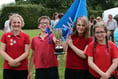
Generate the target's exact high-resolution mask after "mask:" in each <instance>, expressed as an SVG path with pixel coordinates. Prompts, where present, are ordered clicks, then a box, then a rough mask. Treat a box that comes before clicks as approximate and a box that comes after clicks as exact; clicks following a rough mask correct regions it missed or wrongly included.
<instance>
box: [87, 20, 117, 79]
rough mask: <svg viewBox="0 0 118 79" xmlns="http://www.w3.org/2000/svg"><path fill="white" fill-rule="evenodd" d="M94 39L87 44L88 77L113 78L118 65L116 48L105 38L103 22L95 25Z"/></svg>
mask: <svg viewBox="0 0 118 79" xmlns="http://www.w3.org/2000/svg"><path fill="white" fill-rule="evenodd" d="M93 32H94V36H95V41H94V42H92V43H91V44H89V46H88V48H87V50H86V52H85V53H86V54H87V55H88V64H89V71H90V73H91V76H90V79H115V77H114V71H115V69H116V68H117V65H118V50H117V47H116V45H115V44H114V43H113V42H111V41H108V40H107V28H106V26H105V24H104V23H103V22H99V23H97V24H96V25H95V27H94V29H93Z"/></svg>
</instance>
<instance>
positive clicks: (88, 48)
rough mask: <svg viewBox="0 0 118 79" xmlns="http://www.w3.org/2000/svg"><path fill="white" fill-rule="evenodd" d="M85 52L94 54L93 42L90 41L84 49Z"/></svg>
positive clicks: (89, 54) (90, 54)
mask: <svg viewBox="0 0 118 79" xmlns="http://www.w3.org/2000/svg"><path fill="white" fill-rule="evenodd" d="M85 54H86V55H87V56H91V57H93V55H94V46H93V43H90V44H89V45H88V47H87V49H86V51H85Z"/></svg>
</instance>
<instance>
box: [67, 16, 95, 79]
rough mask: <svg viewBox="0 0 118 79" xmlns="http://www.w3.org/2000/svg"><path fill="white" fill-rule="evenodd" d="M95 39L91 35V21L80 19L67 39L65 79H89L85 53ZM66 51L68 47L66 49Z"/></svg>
mask: <svg viewBox="0 0 118 79" xmlns="http://www.w3.org/2000/svg"><path fill="white" fill-rule="evenodd" d="M92 40H93V38H92V37H90V35H89V21H88V19H87V18H86V17H84V16H81V17H78V18H77V20H76V22H75V25H74V28H73V34H72V35H71V36H69V38H68V39H67V43H66V45H67V46H68V48H67V56H66V69H65V79H89V78H88V75H89V71H88V64H87V60H86V55H85V54H84V51H85V50H86V47H87V45H88V44H89V43H90V42H92ZM65 49H66V47H65Z"/></svg>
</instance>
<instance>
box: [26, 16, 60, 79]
mask: <svg viewBox="0 0 118 79" xmlns="http://www.w3.org/2000/svg"><path fill="white" fill-rule="evenodd" d="M38 23H39V25H38V28H40V31H41V33H40V34H39V35H38V36H36V37H34V38H33V39H32V44H31V48H32V55H31V58H30V67H29V75H28V79H31V75H32V68H33V64H35V69H36V76H35V79H59V75H58V61H57V56H56V55H54V52H55V43H56V38H55V37H54V34H50V36H48V34H47V33H46V28H47V27H50V23H51V22H50V18H49V17H48V16H41V17H40V18H39V19H38ZM49 37H50V39H49Z"/></svg>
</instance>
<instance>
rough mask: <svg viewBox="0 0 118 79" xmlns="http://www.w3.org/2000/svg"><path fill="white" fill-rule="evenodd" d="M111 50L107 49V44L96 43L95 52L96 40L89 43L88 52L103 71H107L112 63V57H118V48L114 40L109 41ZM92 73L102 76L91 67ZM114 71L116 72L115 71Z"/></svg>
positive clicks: (98, 76)
mask: <svg viewBox="0 0 118 79" xmlns="http://www.w3.org/2000/svg"><path fill="white" fill-rule="evenodd" d="M108 44H109V52H108V51H107V46H106V45H100V44H98V43H97V44H96V52H94V42H92V43H91V44H89V46H88V48H87V50H86V52H85V53H86V54H87V55H88V56H91V57H93V58H94V63H95V64H96V65H97V67H99V68H100V69H101V70H102V71H103V72H106V71H107V70H108V69H109V67H110V66H111V64H112V59H115V58H118V49H117V47H116V45H115V44H114V43H113V42H110V41H108ZM89 71H90V73H91V74H92V75H93V76H95V77H97V78H100V75H99V74H97V73H96V72H95V71H94V70H92V69H91V68H89ZM113 73H114V72H113ZM113 73H112V74H113Z"/></svg>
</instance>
